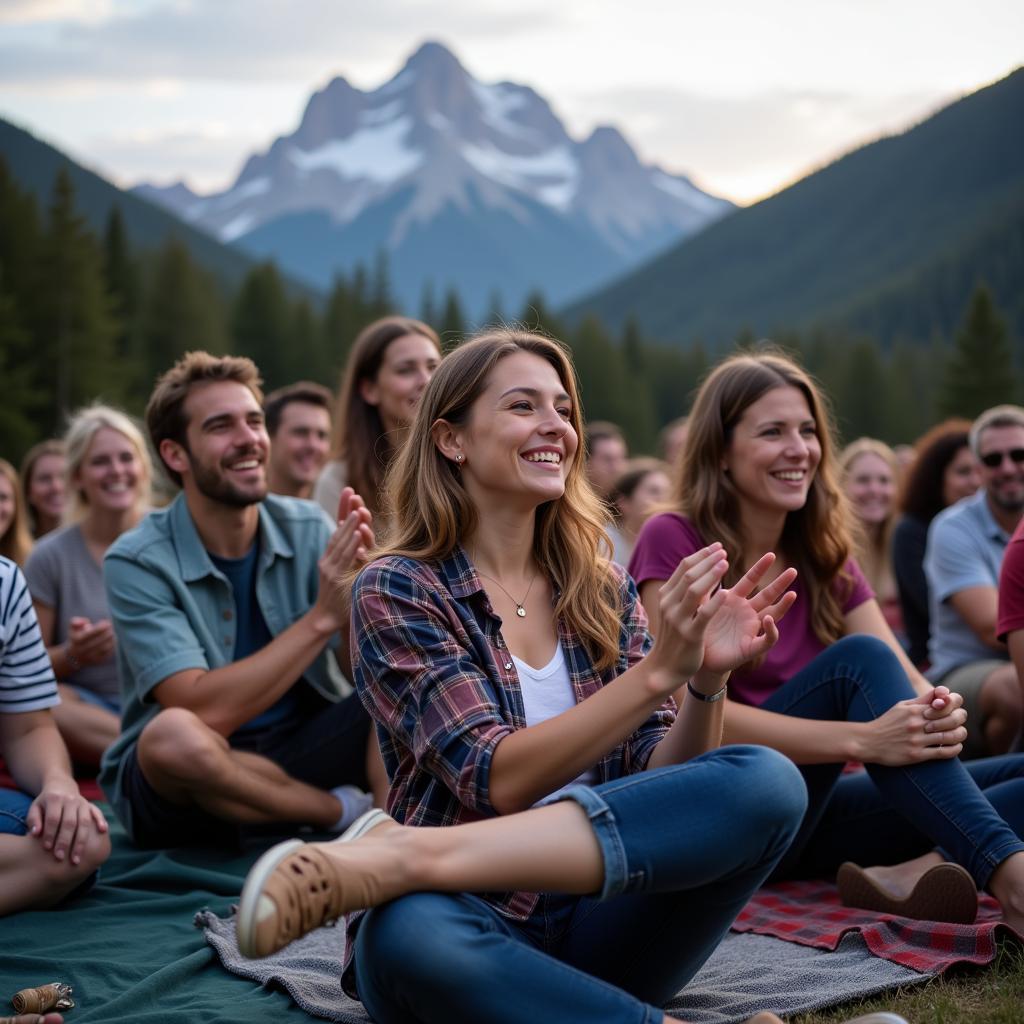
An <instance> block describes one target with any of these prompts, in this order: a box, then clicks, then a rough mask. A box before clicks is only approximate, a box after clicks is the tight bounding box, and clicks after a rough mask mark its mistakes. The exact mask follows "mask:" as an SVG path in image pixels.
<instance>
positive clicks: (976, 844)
mask: <svg viewBox="0 0 1024 1024" xmlns="http://www.w3.org/2000/svg"><path fill="white" fill-rule="evenodd" d="M915 696H916V693H915V692H914V689H913V687H912V686H911V685H910V682H909V681H908V679H907V676H906V673H905V672H904V671H903V667H902V666H901V665H900V662H899V660H898V659H897V658H896V656H895V655H894V654H893V653H892V651H891V650H890V649H889V648H888V647H887V646H886V645H885V644H884V643H882V642H881V641H880V640H876V639H875V638H874V637H870V636H850V637H844V638H843V639H842V640H839V641H838V642H837V643H834V644H832V645H831V646H830V647H829V648H827V649H826V650H825V651H823V652H822V653H821V654H819V655H818V657H817V658H815V659H814V661H812V662H811V663H810V664H809V665H808V666H807V667H806V668H804V669H803V670H802V671H800V672H798V673H797V674H796V675H795V676H793V678H792V679H790V680H789V681H788V682H787V683H786V684H785V685H784V686H782V687H781V688H780V689H779V690H778V691H777V692H776V693H774V694H772V696H771V697H769V698H768V700H766V701H765V702H764V704H763V705H762V707H763V708H765V710H767V711H776V712H779V713H781V714H786V715H793V716H794V717H796V718H810V719H818V720H822V721H850V722H869V721H871V720H872V719H875V718H878V717H879V716H880V715H882V714H884V713H885V712H886V711H888V709H889V708H891V707H892V706H893V705H894V704H895V703H897V702H898V701H901V700H906V699H907V698H908V697H915ZM866 768H867V772H866V774H865V773H858V774H854V775H842V774H841V773H842V769H843V765H842V764H841V763H838V764H816V765H804V766H802V767H801V769H800V772H801V774H802V775H803V777H804V781H805V782H806V783H807V793H808V798H809V807H808V811H807V816H806V818H805V819H804V822H803V824H802V825H801V827H800V831H799V832H798V834H797V837H796V839H795V840H794V841H793V845H792V846H791V847H790V849H789V850H788V852H787V853H786V855H785V857H784V858H783V859H782V861H781V862H780V864H779V867H778V868H777V870H776V872H775V874H774V876H773V877H775V878H792V877H802V878H811V877H821V876H828V875H832V874H835V871H836V869H837V868H838V866H839V865H840V864H841V863H842V862H843V861H844V860H852V861H855V862H856V863H858V864H863V865H873V864H896V863H899V862H901V861H904V860H908V859H910V858H911V857H916V856H919V855H920V854H922V853H926V852H927V851H929V850H931V849H934V848H935V847H939V849H940V850H941V851H942V853H943V855H944V856H946V857H947V858H948V859H950V860H954V861H956V862H957V863H958V864H962V865H963V866H964V867H965V868H967V870H968V871H970V873H971V874H972V875H973V877H974V880H975V882H976V883H977V885H978V887H979V888H982V889H983V888H984V887H985V886H986V885H987V884H988V881H989V878H990V877H991V875H992V872H993V871H994V870H995V868H996V867H997V866H998V865H999V864H1001V863H1002V862H1003V861H1004V860H1005V859H1006V858H1007V857H1009V856H1010V854H1012V853H1017V852H1019V851H1021V850H1024V842H1022V841H1021V837H1022V836H1024V755H1019V754H1008V755H1006V756H1004V757H990V758H986V759H984V760H981V761H969V762H967V763H961V762H960V760H959V759H957V758H954V759H952V760H942V761H927V762H923V763H921V764H915V765H905V766H903V767H899V768H887V767H884V766H883V765H875V764H870V765H867V766H866Z"/></svg>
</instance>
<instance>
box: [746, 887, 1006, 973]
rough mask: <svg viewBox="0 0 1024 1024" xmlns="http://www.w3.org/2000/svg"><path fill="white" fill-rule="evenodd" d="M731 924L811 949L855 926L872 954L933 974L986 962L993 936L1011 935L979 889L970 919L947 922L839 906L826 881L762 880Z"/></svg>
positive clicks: (829, 944)
mask: <svg viewBox="0 0 1024 1024" xmlns="http://www.w3.org/2000/svg"><path fill="white" fill-rule="evenodd" d="M733 930H734V931H737V932H753V933H755V934H757V935H772V936H774V937H775V938H778V939H785V940H787V941H788V942H798V943H800V944H802V945H805V946H813V947H814V948H815V949H836V948H837V947H838V945H839V943H840V941H841V940H842V938H843V936H845V935H847V934H849V933H850V932H857V933H859V934H860V935H861V937H862V938H863V939H864V942H865V944H866V945H867V948H868V949H869V950H870V951H871V952H872V953H873V954H874V955H875V956H877V957H881V958H883V959H885V960H888V961H890V962H891V963H895V964H901V965H902V966H904V967H909V968H910V969H911V970H914V971H918V972H921V973H924V974H938V973H941V972H942V971H944V970H946V969H947V968H949V967H952V966H953V965H954V964H961V963H970V964H987V963H990V962H991V961H992V958H993V957H994V956H995V953H996V941H997V939H998V938H1000V937H1008V936H1015V935H1016V932H1014V931H1013V930H1012V929H1011V928H1010V927H1009V926H1008V925H1006V924H1004V923H1003V920H1002V913H1001V911H1000V909H999V904H998V903H997V902H996V901H995V900H994V899H993V898H992V897H991V896H989V895H987V894H981V895H980V898H979V908H978V918H977V920H976V921H975V923H974V924H946V923H944V922H940V921H912V920H910V919H909V918H905V917H897V916H895V915H894V914H878V913H875V912H873V911H867V910H855V909H853V908H852V907H844V906H842V904H840V902H839V894H838V893H837V892H836V887H835V886H834V885H832V884H830V883H827V882H781V883H779V884H778V885H768V886H765V887H764V888H763V889H761V890H760V891H759V892H758V893H757V895H755V897H754V898H753V899H752V900H751V901H750V903H748V904H747V906H746V907H745V908H744V910H743V912H742V913H741V914H740V916H739V917H738V918H737V919H736V923H735V924H734V925H733ZM1017 938H1021V936H1017Z"/></svg>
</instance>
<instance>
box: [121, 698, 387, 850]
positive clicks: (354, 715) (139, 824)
mask: <svg viewBox="0 0 1024 1024" xmlns="http://www.w3.org/2000/svg"><path fill="white" fill-rule="evenodd" d="M369 739H370V716H369V715H368V714H367V713H366V710H365V709H364V708H363V705H362V704H361V703H360V701H359V698H358V696H357V695H356V694H355V693H353V694H351V695H350V696H348V697H346V698H345V699H344V700H342V701H339V702H338V703H337V704H330V703H328V702H327V701H325V700H324V699H323V698H321V697H319V696H318V695H316V694H306V695H304V696H303V699H302V701H301V703H300V707H299V710H298V711H297V712H296V713H295V714H294V715H293V716H292V717H291V718H290V719H289V720H287V721H285V722H282V723H275V724H274V726H272V727H270V728H268V729H265V730H263V731H261V732H239V733H235V734H234V735H232V736H231V737H230V743H231V746H232V748H233V749H236V750H246V751H249V752H250V753H254V754H260V755H262V756H263V757H266V758H267V759H268V760H270V761H273V762H274V763H275V764H278V765H279V766H280V767H281V768H283V769H284V770H285V771H286V772H287V773H288V774H289V775H291V776H292V778H295V779H298V780H299V781H300V782H306V783H309V785H311V786H316V787H317V788H319V789H332V788H333V787H335V786H341V785H344V784H346V783H350V784H352V785H354V786H359V787H360V788H362V789H367V788H369V783H368V780H367V777H366V744H367V742H368V741H369ZM122 778H123V783H122V784H123V787H124V793H125V795H126V796H127V798H128V799H129V801H130V802H131V819H132V840H133V842H134V843H135V844H136V845H137V846H141V847H143V848H148V849H155V848H163V847H169V846H232V847H234V846H238V845H239V844H240V843H241V842H242V841H243V840H244V839H245V838H246V836H247V835H249V834H251V833H254V832H255V833H266V832H267V831H268V829H267V827H265V826H260V827H257V826H242V825H238V824H235V823H234V822H229V821H224V820H223V819H221V818H217V817H214V816H213V815H212V814H207V813H206V812H205V811H203V810H201V809H200V808H199V807H196V806H195V805H184V806H183V805H181V804H174V803H171V802H170V801H169V800H167V799H166V798H165V797H163V796H161V795H160V794H159V793H158V792H157V791H156V790H155V789H154V788H153V787H152V786H151V785H150V784H149V780H148V779H147V778H146V776H145V775H144V774H143V772H142V768H141V767H140V765H139V760H138V751H137V748H135V747H133V748H132V750H131V751H130V752H129V754H128V759H127V762H126V764H125V770H124V774H123V777H122ZM269 831H280V829H279V828H273V827H272V828H271V829H270V830H269ZM291 831H294V829H292V830H291Z"/></svg>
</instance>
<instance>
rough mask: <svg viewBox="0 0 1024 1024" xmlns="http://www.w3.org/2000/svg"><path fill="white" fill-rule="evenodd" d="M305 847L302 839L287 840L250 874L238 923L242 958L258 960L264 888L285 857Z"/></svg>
mask: <svg viewBox="0 0 1024 1024" xmlns="http://www.w3.org/2000/svg"><path fill="white" fill-rule="evenodd" d="M305 845H306V844H305V843H304V842H303V841H302V840H301V839H286V840H285V841H284V842H283V843H278V844H277V845H276V846H272V847H271V848H270V849H269V850H267V852H266V853H265V854H263V856H262V857H260V859H259V860H258V861H256V863H255V864H253V866H252V867H251V868H250V869H249V874H248V875H246V876H245V884H244V885H243V886H242V897H241V899H240V900H239V901H238V917H237V918H236V920H235V937H236V939H237V940H238V951H239V952H240V953H241V954H242V956H245V957H249V958H250V959H251V958H253V957H255V956H256V953H255V951H254V949H253V945H254V943H255V939H256V925H257V924H258V922H259V906H260V897H261V896H262V895H263V886H264V885H265V884H266V882H267V879H268V878H269V877H270V876H271V875H272V874H273V873H274V870H275V869H276V868H277V865H278V864H280V863H281V861H283V860H284V859H285V857H287V856H289V855H290V854H292V853H294V852H295V851H296V850H298V849H299V848H300V847H303V846H305Z"/></svg>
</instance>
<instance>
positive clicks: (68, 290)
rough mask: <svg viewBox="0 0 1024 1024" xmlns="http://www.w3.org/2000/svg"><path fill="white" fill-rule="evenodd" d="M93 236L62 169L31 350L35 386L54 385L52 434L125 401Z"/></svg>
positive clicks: (115, 325) (111, 318)
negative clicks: (77, 416) (76, 417)
mask: <svg viewBox="0 0 1024 1024" xmlns="http://www.w3.org/2000/svg"><path fill="white" fill-rule="evenodd" d="M102 266H103V260H102V255H101V252H100V247H99V244H98V242H97V239H96V237H95V236H94V235H93V234H92V232H91V231H90V230H89V229H88V228H87V227H86V224H85V220H84V218H83V217H82V216H81V215H80V214H79V213H78V212H77V211H76V210H75V205H74V189H73V187H72V183H71V176H70V175H69V174H68V172H67V170H66V169H61V171H60V172H59V173H58V175H57V178H56V181H55V183H54V190H53V200H52V202H51V205H50V215H49V221H48V224H47V230H46V234H45V236H44V241H43V247H42V258H41V261H40V269H41V280H42V284H43V286H44V288H45V294H46V300H47V301H46V302H45V303H43V304H40V306H39V307H38V308H37V309H36V310H35V316H34V320H35V323H34V334H35V342H36V344H35V346H34V351H35V353H36V356H37V366H38V368H39V376H37V378H36V379H37V380H38V381H40V383H43V382H48V383H49V384H50V386H51V387H52V391H51V394H52V395H53V401H52V404H51V408H50V412H49V416H48V422H47V423H46V425H45V429H46V430H47V431H48V432H49V431H57V430H59V429H60V428H61V427H62V425H63V422H62V421H63V419H64V417H65V416H66V414H67V413H68V412H69V411H70V410H72V409H73V408H75V407H76V406H79V405H82V404H84V403H86V402H91V401H93V400H95V399H97V398H102V399H103V400H105V401H108V402H113V403H115V404H117V403H122V402H123V401H124V398H125V394H124V383H125V373H124V368H123V365H122V364H121V363H119V361H118V360H117V358H116V356H117V351H116V339H117V334H118V330H119V325H118V322H117V319H116V316H115V315H114V311H113V309H112V308H111V302H110V298H109V296H108V294H107V289H106V283H105V281H104V280H103V274H102Z"/></svg>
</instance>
